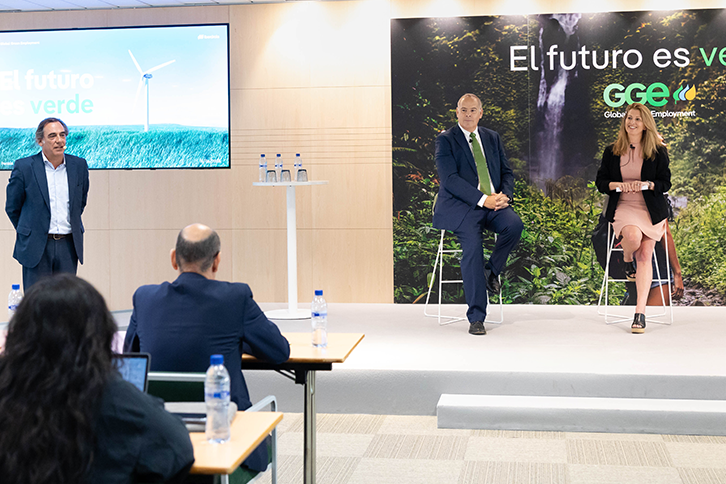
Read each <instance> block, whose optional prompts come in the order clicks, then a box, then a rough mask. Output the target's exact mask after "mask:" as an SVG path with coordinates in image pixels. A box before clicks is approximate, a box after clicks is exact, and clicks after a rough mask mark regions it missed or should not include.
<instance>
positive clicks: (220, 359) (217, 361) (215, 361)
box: [209, 355, 224, 365]
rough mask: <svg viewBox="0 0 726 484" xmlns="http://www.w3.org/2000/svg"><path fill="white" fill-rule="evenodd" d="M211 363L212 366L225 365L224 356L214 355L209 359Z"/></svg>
mask: <svg viewBox="0 0 726 484" xmlns="http://www.w3.org/2000/svg"><path fill="white" fill-rule="evenodd" d="M209 363H210V364H211V365H223V364H224V356H222V355H212V356H210V357H209Z"/></svg>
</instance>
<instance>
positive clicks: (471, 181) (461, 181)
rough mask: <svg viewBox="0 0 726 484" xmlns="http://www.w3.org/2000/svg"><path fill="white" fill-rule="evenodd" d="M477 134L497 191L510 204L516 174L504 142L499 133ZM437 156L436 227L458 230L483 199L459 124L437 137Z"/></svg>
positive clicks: (474, 164) (487, 130)
mask: <svg viewBox="0 0 726 484" xmlns="http://www.w3.org/2000/svg"><path fill="white" fill-rule="evenodd" d="M478 130H479V137H480V138H481V141H482V145H483V146H482V148H483V149H484V154H485V155H486V159H487V168H488V169H489V178H491V181H492V185H493V186H494V190H495V191H496V192H501V193H504V194H505V195H507V196H508V197H509V199H510V200H511V199H512V198H513V196H514V172H513V171H512V169H511V167H510V166H509V161H508V160H507V155H506V154H505V153H504V146H502V140H501V138H500V137H499V134H498V133H497V132H496V131H492V130H491V129H487V128H482V127H481V126H479V127H478ZM435 156H436V170H437V171H438V173H439V184H440V188H439V196H438V199H437V200H436V206H435V207H434V220H433V225H434V227H436V228H437V229H446V230H456V229H457V228H458V227H459V225H461V222H462V221H463V220H464V217H465V216H466V214H467V213H469V211H470V210H473V209H475V208H476V207H477V203H478V202H479V200H480V199H481V197H482V196H483V195H484V193H482V192H481V191H480V190H478V189H477V186H478V185H479V174H478V172H477V169H476V162H475V161H474V155H472V154H471V148H469V140H468V139H466V136H464V133H463V132H462V131H461V128H460V127H459V125H458V124H456V125H455V126H453V127H451V128H449V129H447V130H446V131H444V132H443V133H441V134H440V135H438V136H437V137H436V155H435Z"/></svg>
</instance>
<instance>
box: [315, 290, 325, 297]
mask: <svg viewBox="0 0 726 484" xmlns="http://www.w3.org/2000/svg"><path fill="white" fill-rule="evenodd" d="M315 295H316V296H322V295H323V290H322V289H315Z"/></svg>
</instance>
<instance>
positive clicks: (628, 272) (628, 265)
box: [623, 259, 637, 282]
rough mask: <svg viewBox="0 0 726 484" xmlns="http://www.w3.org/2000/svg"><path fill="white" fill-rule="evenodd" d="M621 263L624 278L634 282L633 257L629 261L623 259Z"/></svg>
mask: <svg viewBox="0 0 726 484" xmlns="http://www.w3.org/2000/svg"><path fill="white" fill-rule="evenodd" d="M623 263H624V264H625V267H624V269H625V278H626V279H627V280H629V281H630V282H635V272H636V270H637V269H636V268H635V259H633V260H631V261H630V262H627V261H623Z"/></svg>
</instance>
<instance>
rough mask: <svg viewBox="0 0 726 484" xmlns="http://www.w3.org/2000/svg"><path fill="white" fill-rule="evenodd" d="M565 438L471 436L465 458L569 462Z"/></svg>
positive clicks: (551, 462)
mask: <svg viewBox="0 0 726 484" xmlns="http://www.w3.org/2000/svg"><path fill="white" fill-rule="evenodd" d="M566 442H567V441H565V440H541V439H502V438H489V437H470V438H469V445H468V446H467V448H466V455H465V456H464V459H465V460H476V461H492V462H542V463H549V464H565V463H567V448H566V446H565V443H566Z"/></svg>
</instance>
